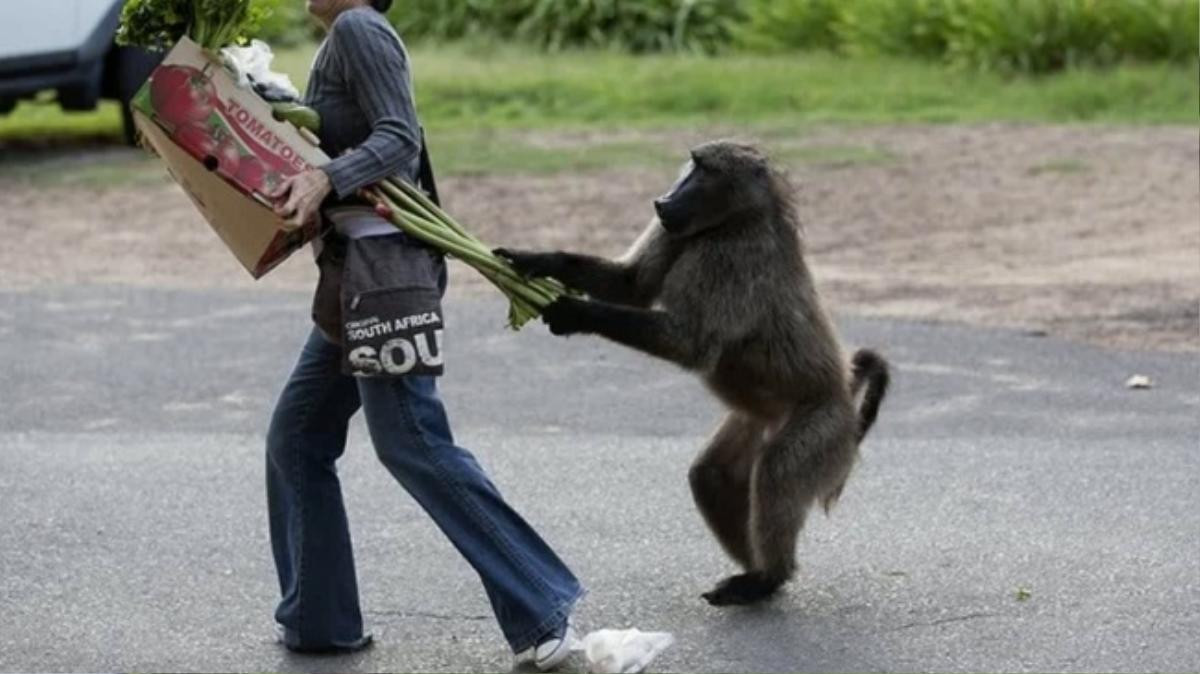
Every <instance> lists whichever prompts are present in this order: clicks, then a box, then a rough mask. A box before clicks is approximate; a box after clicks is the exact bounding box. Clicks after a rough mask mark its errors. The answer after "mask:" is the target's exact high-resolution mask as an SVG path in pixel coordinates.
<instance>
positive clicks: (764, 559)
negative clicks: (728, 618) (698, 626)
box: [705, 408, 855, 605]
mask: <svg viewBox="0 0 1200 674" xmlns="http://www.w3.org/2000/svg"><path fill="white" fill-rule="evenodd" d="M854 456H855V442H854V425H853V418H852V417H848V415H846V414H845V413H844V412H838V411H836V410H834V409H830V408H825V409H817V410H806V411H803V412H797V413H796V414H795V415H793V417H792V418H791V419H790V420H789V421H788V422H787V423H786V424H785V425H784V426H783V428H782V429H781V430H780V431H779V433H778V434H776V435H775V436H774V437H772V438H771V439H770V440H769V441H768V442H767V444H766V446H765V447H764V448H763V451H762V456H761V458H759V460H758V462H757V463H756V464H755V465H754V470H753V473H752V475H751V478H750V485H751V486H750V518H749V525H750V536H749V538H750V548H751V550H752V557H753V564H752V567H751V569H752V570H751V571H750V572H748V573H745V574H742V575H739V576H733V577H731V578H727V579H725V580H724V581H722V582H721V583H720V584H719V585H718V586H717V588H716V589H714V590H713V591H712V592H709V593H708V594H706V595H705V598H706V599H708V600H709V602H711V603H713V604H718V605H723V604H749V603H753V602H756V601H759V600H762V599H765V598H767V597H769V596H771V595H772V594H774V593H775V591H776V590H778V589H779V587H780V586H781V585H783V583H784V582H785V581H787V580H788V579H789V578H791V576H792V572H793V571H794V570H795V566H796V539H797V538H798V536H799V534H800V530H801V529H802V528H803V527H804V520H805V517H806V516H807V514H808V510H809V508H811V507H812V505H813V503H814V502H815V501H816V500H817V499H819V498H822V497H824V496H825V495H826V494H827V492H829V491H831V490H834V489H837V488H838V487H839V485H841V484H842V483H843V482H844V481H845V479H846V475H847V474H848V473H849V471H850V467H851V466H852V465H853V463H854Z"/></svg>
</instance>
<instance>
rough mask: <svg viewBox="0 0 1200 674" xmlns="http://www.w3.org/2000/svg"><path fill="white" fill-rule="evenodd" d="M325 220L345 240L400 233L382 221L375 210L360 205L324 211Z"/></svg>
mask: <svg viewBox="0 0 1200 674" xmlns="http://www.w3.org/2000/svg"><path fill="white" fill-rule="evenodd" d="M324 213H325V218H326V219H327V220H328V221H329V224H330V226H331V228H332V229H333V231H334V232H336V233H337V234H338V235H339V236H342V237H345V238H347V239H361V238H363V237H367V236H382V235H385V234H395V233H396V232H398V231H400V230H398V229H397V228H396V226H395V225H393V224H392V223H391V222H388V221H387V220H385V219H383V218H382V217H380V216H379V214H378V213H376V212H375V209H374V208H372V207H370V206H366V205H360V204H344V205H343V204H339V205H337V206H330V207H328V208H326V209H325V210H324Z"/></svg>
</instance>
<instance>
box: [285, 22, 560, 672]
mask: <svg viewBox="0 0 1200 674" xmlns="http://www.w3.org/2000/svg"><path fill="white" fill-rule="evenodd" d="M390 5H391V0H307V9H308V11H309V13H310V14H312V15H313V16H315V17H316V18H317V19H318V21H320V23H321V24H322V25H323V26H324V27H325V29H326V37H325V40H324V42H323V43H322V45H321V47H320V49H319V51H318V53H317V56H316V58H315V60H314V62H313V66H312V73H311V76H310V80H309V84H308V88H307V91H306V93H305V100H304V103H305V104H306V105H308V106H310V107H312V108H314V109H315V110H316V111H317V112H318V113H319V114H320V116H321V120H322V123H321V131H320V133H319V134H318V135H319V136H320V140H321V146H322V149H324V150H325V152H326V153H327V154H329V156H331V157H335V158H334V159H332V160H331V161H330V162H329V163H328V164H326V165H325V166H322V167H319V168H314V169H310V170H307V171H305V172H302V173H300V174H297V175H295V176H292V177H290V178H288V179H287V180H285V181H284V182H283V183H282V184H281V185H280V186H279V187H278V188H277V189H276V190H275V191H274V193H273V194H272V197H273V198H274V199H275V200H276V201H275V204H276V205H275V210H276V212H277V213H278V214H279V215H280V216H281V217H284V218H286V219H287V220H288V222H289V223H290V224H291V225H292V226H303V225H306V224H309V223H312V222H313V221H314V219H315V218H318V217H320V215H321V214H323V215H324V216H325V221H326V222H327V223H330V225H331V226H330V227H329V231H328V232H327V233H326V234H325V235H324V236H323V237H322V238H321V239H320V240H318V241H317V242H314V250H315V251H316V252H317V264H318V268H319V270H320V280H319V281H318V284H317V290H316V293H315V296H314V299H313V321H314V324H315V325H314V327H313V329H312V331H311V333H310V335H309V336H308V339H307V342H306V343H305V344H304V346H303V348H302V350H301V352H300V357H299V361H298V362H297V364H296V366H295V368H294V370H293V372H292V374H291V376H290V378H289V379H288V381H287V383H286V385H285V386H284V388H283V391H282V393H281V394H280V396H279V400H278V402H277V403H276V406H275V410H274V413H273V415H272V418H271V422H270V428H269V430H268V432H267V442H266V445H267V448H266V454H267V502H268V511H269V524H270V536H271V546H272V550H273V553H274V560H275V569H276V572H277V574H278V577H279V589H280V593H281V595H282V596H281V600H280V602H279V605H278V607H277V609H276V611H275V620H276V622H277V623H278V626H279V632H280V633H279V640H280V641H281V643H282V644H283V645H284V646H286V647H287V648H288V649H291V650H293V651H298V652H304V653H330V652H334V653H336V652H351V651H357V650H360V649H363V648H366V647H368V646H369V645H370V644H371V641H372V636H371V635H370V634H369V633H366V632H364V628H363V620H362V614H361V610H360V608H359V597H358V586H357V580H356V573H355V568H354V559H353V553H352V550H351V541H350V529H349V525H348V522H347V519H346V511H345V508H344V506H343V502H342V490H341V485H340V483H339V481H338V476H337V470H336V468H335V464H336V462H337V460H338V458H339V457H340V456H341V455H342V453H343V451H344V450H345V445H346V432H347V427H348V424H349V421H350V419H351V417H352V416H354V414H355V413H356V412H357V411H358V410H359V409H360V408H361V409H362V410H363V412H364V416H365V417H366V423H367V427H368V429H369V431H370V437H371V442H372V444H373V445H374V447H375V451H376V453H377V455H378V457H379V459H380V461H381V462H382V463H383V464H384V466H386V467H387V470H388V471H390V472H391V474H392V475H393V476H394V477H395V479H396V480H397V481H398V482H399V483H400V484H401V485H402V486H403V488H404V489H405V490H407V491H408V493H409V494H411V495H412V496H413V498H414V499H416V501H417V503H419V504H420V506H421V507H422V508H423V509H424V510H425V512H426V513H428V514H429V516H430V517H431V518H432V519H433V521H434V522H435V523H436V524H437V526H438V527H439V528H440V529H441V531H442V533H444V534H445V535H446V536H447V537H448V538H449V539H450V542H451V543H453V545H454V547H455V548H456V549H457V550H458V552H459V553H460V554H462V556H463V557H464V558H466V560H467V562H469V563H470V564H471V566H472V567H473V568H474V570H475V571H476V572H477V573H478V574H479V577H480V579H481V580H482V583H483V589H484V591H485V592H486V594H487V597H488V600H489V601H490V603H491V606H492V610H493V612H494V613H495V616H496V620H497V622H498V623H499V626H500V629H501V631H502V632H503V634H504V637H505V639H506V640H507V641H508V644H509V646H510V647H511V648H512V650H513V652H514V653H516V654H517V655H518V658H519V659H530V660H532V661H533V662H534V664H535V665H536V666H537V667H538V668H540V669H543V670H546V669H552V668H554V667H555V666H557V665H558V664H560V663H561V662H562V660H563V659H565V658H566V656H567V654H568V653H569V651H570V646H571V642H572V640H573V639H574V634H573V628H572V626H571V623H570V620H569V618H570V614H571V611H572V609H573V607H574V605H575V603H576V601H577V600H578V599H579V598H580V597H582V596H583V594H584V590H583V589H582V587H581V586H580V583H579V581H578V580H577V579H576V578H575V576H574V575H573V574H572V573H571V571H570V569H569V568H568V567H567V566H566V564H565V563H564V562H563V561H562V560H561V559H559V557H558V556H557V555H556V554H555V553H554V551H553V550H552V549H551V548H550V546H549V545H547V543H546V542H545V541H544V540H542V538H541V537H540V536H539V535H538V533H537V532H536V531H535V530H534V529H533V527H531V526H530V525H529V524H528V523H527V522H526V521H525V520H524V519H523V518H522V517H521V515H520V514H518V513H517V512H516V511H515V510H514V509H513V508H512V507H511V506H509V504H508V503H507V502H506V501H505V500H504V498H503V497H502V496H501V494H500V492H499V490H498V489H497V488H496V486H495V485H494V484H493V483H492V482H491V481H490V480H489V478H488V477H487V475H486V474H485V473H484V471H483V470H482V468H481V467H480V466H479V464H478V463H477V462H476V460H475V458H474V457H473V456H472V455H471V453H470V452H468V451H467V450H466V449H463V448H462V447H459V446H458V445H456V444H455V442H454V438H453V435H452V434H451V430H450V422H449V420H448V418H447V415H446V411H445V409H444V408H443V405H442V402H441V400H440V398H439V395H438V389H437V379H436V377H437V375H438V374H440V372H441V367H442V363H441V359H442V354H441V352H440V344H441V339H440V338H441V325H442V321H441V306H440V300H441V298H442V295H443V294H444V292H445V288H446V265H445V261H444V259H443V257H442V256H441V255H440V254H438V253H437V252H435V251H433V250H432V249H429V248H426V247H424V246H423V245H422V244H420V243H419V242H417V241H416V240H414V239H411V238H409V237H408V236H407V235H405V234H404V233H402V232H399V231H398V230H396V229H395V227H393V226H392V225H391V224H390V223H388V222H387V221H385V220H383V219H382V218H380V217H379V216H377V215H376V214H375V213H374V211H373V210H372V209H371V208H370V207H369V206H368V205H367V204H366V203H365V202H362V201H360V200H358V199H357V197H356V196H355V195H356V193H357V192H358V191H359V190H360V189H361V188H363V187H366V186H368V185H371V184H373V183H376V182H378V181H380V180H382V179H384V178H387V177H391V176H401V177H403V178H405V179H407V180H409V181H410V182H413V183H414V184H419V183H421V182H422V181H421V180H420V177H421V176H422V175H427V174H428V171H427V168H428V167H427V160H425V159H424V157H425V156H426V155H425V152H424V141H423V136H422V133H421V127H420V124H419V122H418V118H417V112H416V108H415V105H414V101H413V95H412V83H411V76H410V72H411V71H410V65H409V59H408V54H407V52H406V50H405V47H404V44H403V42H402V41H401V39H400V37H399V36H398V35H397V34H396V32H395V30H394V29H393V28H392V26H391V24H390V23H389V22H388V21H387V19H386V17H385V16H384V12H386V11H387V9H388V8H389V6H390ZM426 187H428V186H426ZM413 317H420V319H421V320H419V321H413V320H409V319H411V318H413ZM402 324H403V325H404V326H409V325H410V324H417V325H418V327H416V328H414V331H413V332H411V333H404V332H403V331H400V332H401V334H399V335H397V333H396V332H395V331H392V330H391V326H393V325H395V326H400V325H402ZM373 340H374V341H373ZM350 342H353V347H354V348H351V345H350Z"/></svg>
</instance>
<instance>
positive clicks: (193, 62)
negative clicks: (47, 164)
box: [132, 38, 329, 278]
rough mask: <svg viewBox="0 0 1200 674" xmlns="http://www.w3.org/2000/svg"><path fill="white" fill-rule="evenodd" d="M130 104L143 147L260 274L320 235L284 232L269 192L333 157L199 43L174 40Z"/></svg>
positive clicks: (314, 229)
mask: <svg viewBox="0 0 1200 674" xmlns="http://www.w3.org/2000/svg"><path fill="white" fill-rule="evenodd" d="M132 107H133V117H134V122H135V124H136V125H137V128H138V130H139V131H141V133H142V136H143V138H144V139H145V143H146V144H147V145H148V146H149V147H150V149H152V150H153V151H154V152H155V153H157V154H158V156H159V157H161V158H162V160H163V161H164V162H166V165H167V170H168V171H170V173H171V175H172V177H174V178H175V181H176V182H178V183H179V185H180V186H181V187H183V190H184V191H185V192H186V193H187V195H188V196H189V197H191V199H192V202H193V203H195V204H196V208H198V209H200V212H201V213H202V214H203V215H204V218H205V219H206V220H207V221H208V223H209V224H210V225H212V228H213V229H214V230H215V231H216V232H217V234H218V235H219V236H220V237H221V240H222V241H224V242H225V245H226V246H228V247H229V249H230V250H231V251H232V252H233V254H234V255H235V256H236V257H237V259H238V261H239V262H241V263H242V266H244V267H245V268H246V270H247V271H249V272H250V274H251V275H253V276H254V278H260V277H262V276H263V275H264V274H266V273H267V272H268V271H270V270H271V269H273V268H274V267H275V266H276V265H278V264H279V263H280V262H283V261H284V260H285V259H287V257H288V256H289V255H291V254H292V253H294V252H295V251H296V250H298V249H300V248H301V247H303V246H304V244H305V243H307V242H308V241H309V240H311V239H312V238H314V237H315V236H316V235H317V233H318V230H319V226H318V225H315V224H314V225H310V226H309V227H305V228H304V229H298V230H293V231H290V232H289V231H287V230H286V229H284V227H283V221H282V220H281V219H280V218H278V217H277V216H276V215H275V213H274V212H273V211H272V210H271V209H270V207H269V205H270V202H269V200H268V199H267V198H266V197H265V196H264V195H265V194H266V193H267V192H270V191H271V190H272V189H273V188H274V187H275V186H276V185H278V184H279V182H280V181H282V180H283V179H284V178H285V177H287V176H290V175H294V174H296V173H300V172H302V171H304V170H307V169H308V168H311V167H313V166H320V165H322V164H324V163H326V162H328V161H329V157H327V156H326V155H325V153H323V152H321V150H320V149H319V148H318V147H317V146H316V139H315V138H314V137H312V136H311V134H309V135H308V136H306V135H305V134H303V133H301V132H300V130H298V129H297V128H296V127H294V126H292V125H291V124H290V123H288V122H281V121H278V120H276V119H275V118H274V117H273V116H272V111H271V106H270V105H269V104H268V103H267V102H266V101H264V100H262V99H261V98H260V97H259V96H258V95H257V94H256V93H254V92H253V91H248V90H246V89H242V88H240V87H238V86H237V83H236V81H235V80H234V78H233V77H232V76H231V75H230V74H229V73H228V72H227V71H226V70H225V68H224V67H222V66H221V65H220V64H219V63H217V62H214V61H213V60H210V57H209V56H208V55H207V54H206V53H205V52H204V51H203V50H201V49H200V48H199V47H198V46H197V45H196V44H195V43H194V42H192V41H191V40H189V39H187V38H183V39H182V40H180V41H179V43H178V44H176V45H175V47H174V48H173V49H172V50H171V51H170V53H168V54H167V57H166V58H165V59H164V60H163V63H162V65H160V66H159V67H158V68H156V69H155V70H154V72H153V73H151V74H150V79H149V80H147V82H146V84H145V85H144V86H143V87H142V89H141V90H140V91H139V92H138V93H137V95H136V96H135V97H134V99H133V102H132Z"/></svg>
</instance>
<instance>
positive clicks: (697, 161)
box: [692, 152, 709, 171]
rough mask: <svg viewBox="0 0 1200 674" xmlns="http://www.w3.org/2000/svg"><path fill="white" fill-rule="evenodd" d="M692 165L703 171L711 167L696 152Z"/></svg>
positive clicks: (693, 154) (693, 155)
mask: <svg viewBox="0 0 1200 674" xmlns="http://www.w3.org/2000/svg"><path fill="white" fill-rule="evenodd" d="M692 166H694V167H695V168H698V169H700V170H701V171H707V170H708V169H709V167H708V166H707V165H706V164H705V163H704V160H702V159H701V158H700V155H698V154H696V153H695V152H693V153H692Z"/></svg>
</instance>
